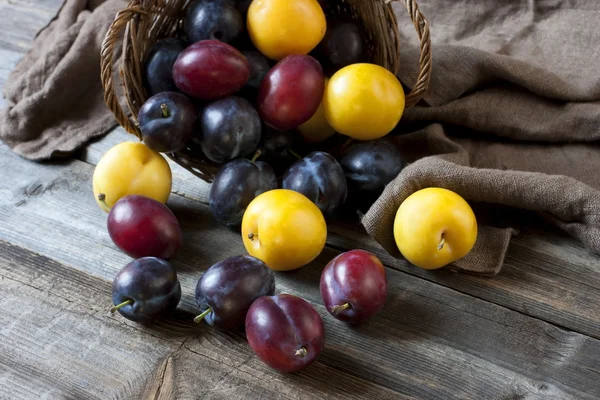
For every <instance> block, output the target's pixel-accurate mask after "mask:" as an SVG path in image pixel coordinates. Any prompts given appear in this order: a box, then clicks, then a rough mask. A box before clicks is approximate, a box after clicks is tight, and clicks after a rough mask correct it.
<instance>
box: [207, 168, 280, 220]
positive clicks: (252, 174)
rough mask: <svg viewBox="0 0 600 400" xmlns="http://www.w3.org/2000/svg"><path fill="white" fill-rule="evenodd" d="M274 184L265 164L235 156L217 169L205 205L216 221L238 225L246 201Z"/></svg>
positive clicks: (275, 181) (269, 169) (273, 175)
mask: <svg viewBox="0 0 600 400" xmlns="http://www.w3.org/2000/svg"><path fill="white" fill-rule="evenodd" d="M276 188H277V178H276V176H275V172H273V169H272V168H271V167H270V166H269V164H267V163H265V162H262V161H257V162H252V161H251V160H248V159H245V158H239V159H237V160H233V161H230V162H228V163H227V164H225V165H224V166H223V167H221V168H220V169H219V172H218V173H217V174H216V176H215V179H214V181H213V183H212V186H211V188H210V196H209V207H210V210H211V212H212V214H213V216H214V217H215V219H216V220H217V221H219V222H220V223H222V224H224V225H225V226H227V227H229V228H238V227H240V225H241V223H242V217H243V216H244V212H245V211H246V208H247V207H248V205H249V204H250V202H251V201H252V200H254V198H255V197H256V196H258V195H259V194H261V193H264V192H266V191H269V190H272V189H276Z"/></svg>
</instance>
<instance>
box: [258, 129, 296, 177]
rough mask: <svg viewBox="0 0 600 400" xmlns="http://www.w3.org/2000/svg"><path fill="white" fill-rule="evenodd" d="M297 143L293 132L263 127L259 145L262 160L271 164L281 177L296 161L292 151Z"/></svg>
mask: <svg viewBox="0 0 600 400" xmlns="http://www.w3.org/2000/svg"><path fill="white" fill-rule="evenodd" d="M295 143H296V140H295V137H294V133H293V132H292V131H278V130H276V129H273V128H271V127H269V126H268V125H263V130H262V135H261V141H260V144H259V145H258V148H259V150H260V152H261V154H260V159H261V160H263V161H266V162H267V163H269V164H270V165H271V166H272V167H273V169H274V171H275V173H276V174H277V175H278V176H279V175H281V174H283V173H284V172H285V171H287V169H288V168H289V167H291V166H292V164H293V163H294V162H295V161H296V158H295V157H294V156H293V155H292V153H291V151H290V150H291V149H292V147H293V146H294V144H295Z"/></svg>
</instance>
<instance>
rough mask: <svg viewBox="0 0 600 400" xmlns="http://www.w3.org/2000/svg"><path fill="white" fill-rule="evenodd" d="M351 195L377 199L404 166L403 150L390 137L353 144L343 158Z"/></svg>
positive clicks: (369, 199)
mask: <svg viewBox="0 0 600 400" xmlns="http://www.w3.org/2000/svg"><path fill="white" fill-rule="evenodd" d="M340 164H341V166H342V169H343V170H344V173H345V175H346V181H347V182H348V189H349V192H350V198H352V199H355V198H356V199H358V198H361V199H362V202H367V201H371V202H372V201H373V200H375V198H376V197H378V196H379V195H381V193H382V192H383V189H385V187H386V185H387V184H388V183H390V182H391V181H392V180H394V179H395V178H396V176H398V174H399V173H400V171H401V170H402V168H403V167H404V164H405V163H404V160H403V159H402V154H400V151H399V150H398V148H396V146H394V144H392V143H390V142H389V141H387V140H385V139H382V140H373V141H368V142H359V143H357V144H355V145H353V146H352V147H351V148H350V149H349V150H348V152H347V153H346V154H345V155H344V156H343V157H342V158H341V159H340Z"/></svg>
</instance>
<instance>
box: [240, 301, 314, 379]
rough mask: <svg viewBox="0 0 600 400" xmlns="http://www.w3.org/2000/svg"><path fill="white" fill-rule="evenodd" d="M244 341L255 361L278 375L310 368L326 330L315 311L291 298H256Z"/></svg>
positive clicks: (311, 306)
mask: <svg viewBox="0 0 600 400" xmlns="http://www.w3.org/2000/svg"><path fill="white" fill-rule="evenodd" d="M246 337H247V338H248V344H249V345H250V347H251V348H252V350H253V351H254V353H255V354H256V355H257V356H258V358H259V359H260V360H261V361H262V362H264V363H265V364H267V365H268V366H269V367H271V368H273V369H275V370H277V371H279V372H297V371H300V370H302V369H304V368H306V367H308V366H309V365H310V364H312V363H313V362H314V361H315V360H316V359H317V358H318V357H319V356H320V354H321V352H322V351H323V348H324V346H325V327H324V325H323V320H322V319H321V315H319V313H318V311H317V310H316V309H315V307H314V306H313V305H312V304H310V303H309V302H308V301H306V300H304V299H303V298H301V297H298V296H293V295H290V294H279V295H277V296H263V297H260V298H258V299H257V300H256V301H255V302H254V303H253V304H252V306H251V307H250V309H249V310H248V313H247V315H246Z"/></svg>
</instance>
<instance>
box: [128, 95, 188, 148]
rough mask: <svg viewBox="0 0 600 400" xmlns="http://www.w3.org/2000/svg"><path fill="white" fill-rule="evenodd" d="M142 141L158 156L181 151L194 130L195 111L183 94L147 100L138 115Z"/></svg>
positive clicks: (156, 96)
mask: <svg viewBox="0 0 600 400" xmlns="http://www.w3.org/2000/svg"><path fill="white" fill-rule="evenodd" d="M138 121H139V124H140V130H141V131H142V139H143V140H144V143H145V144H146V146H148V147H149V148H151V149H152V150H154V151H157V152H159V153H171V152H176V151H179V150H181V149H183V148H184V147H185V146H186V145H187V143H188V142H189V141H190V140H191V139H192V136H193V134H194V130H195V128H196V108H195V107H194V104H193V103H192V102H191V101H190V100H189V99H188V98H187V97H186V96H185V95H183V94H181V93H178V92H161V93H158V94H155V95H154V96H152V97H150V98H149V99H148V100H146V102H145V103H144V104H143V105H142V108H140V112H139V114H138Z"/></svg>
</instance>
